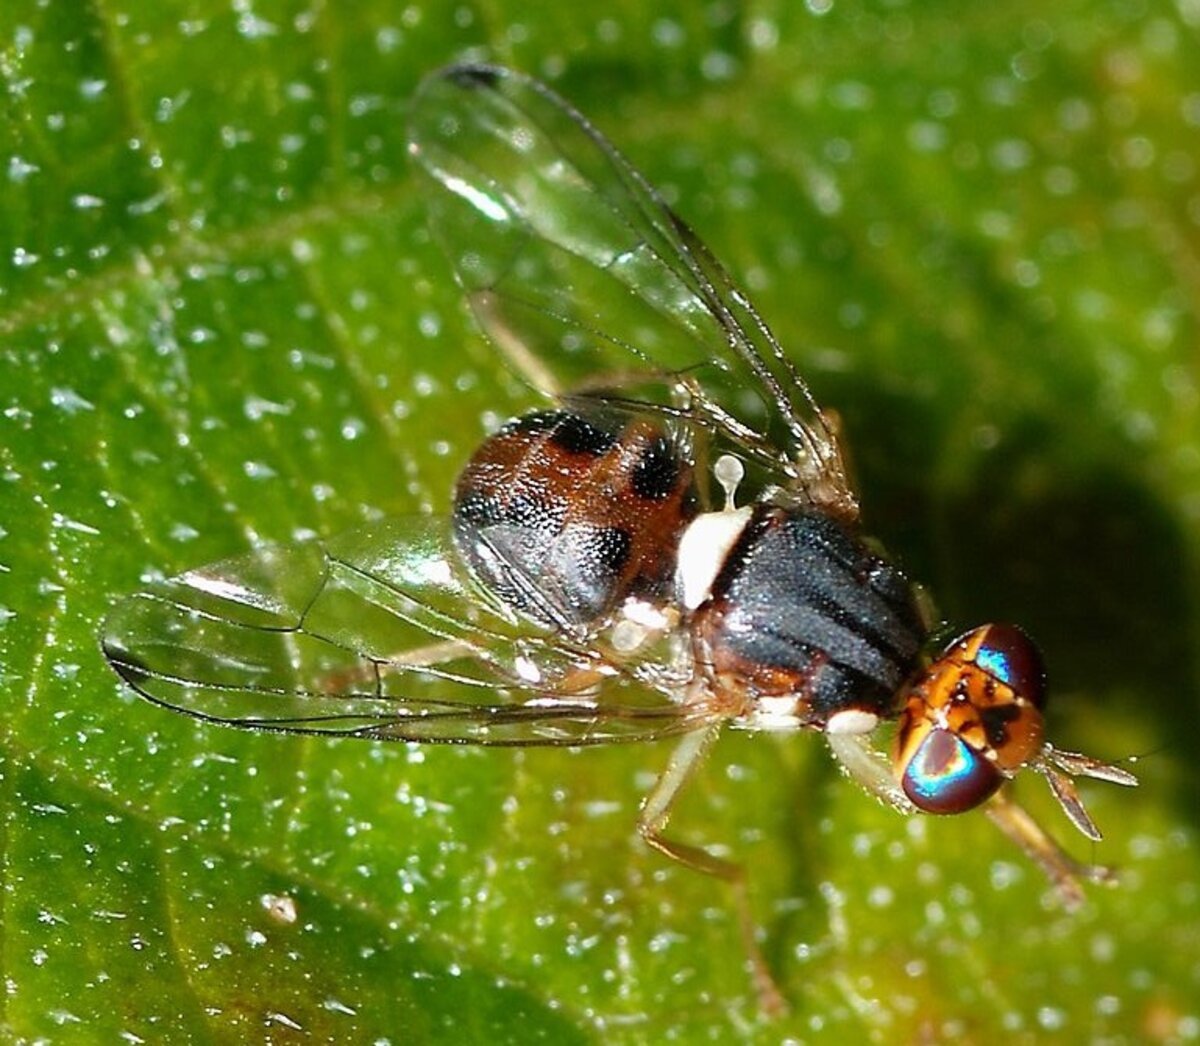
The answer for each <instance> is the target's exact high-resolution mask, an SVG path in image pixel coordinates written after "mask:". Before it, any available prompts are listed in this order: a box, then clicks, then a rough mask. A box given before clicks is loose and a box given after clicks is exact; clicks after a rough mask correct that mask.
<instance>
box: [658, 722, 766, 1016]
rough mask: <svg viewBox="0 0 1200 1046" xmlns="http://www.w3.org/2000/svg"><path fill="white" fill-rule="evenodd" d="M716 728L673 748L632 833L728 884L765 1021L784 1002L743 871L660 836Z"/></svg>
mask: <svg viewBox="0 0 1200 1046" xmlns="http://www.w3.org/2000/svg"><path fill="white" fill-rule="evenodd" d="M719 731H720V725H714V726H710V727H707V728H705V729H703V730H698V731H696V732H695V733H691V734H687V735H686V736H685V737H684V738H683V740H682V741H681V742H680V743H679V746H678V747H677V748H676V749H675V751H674V753H673V754H672V756H671V761H670V762H669V763H668V764H667V768H666V770H664V771H663V773H662V776H661V777H659V779H658V783H657V784H655V786H654V790H653V791H652V792H651V793H650V794H649V795H648V796H647V797H646V801H645V803H644V804H643V805H642V813H641V816H640V817H639V818H638V832H639V833H640V834H641V836H642V838H643V839H644V840H645V841H646V843H647V844H648V845H650V846H652V847H653V848H654V849H655V850H657V851H658V852H659V853H661V854H664V855H665V856H667V857H669V858H671V860H673V861H678V862H679V863H680V864H682V865H684V866H685V867H687V868H691V869H693V870H694V871H697V872H703V873H704V874H705V875H712V876H715V877H716V878H718V879H723V880H724V881H725V882H726V883H728V884H729V889H730V890H731V892H732V893H733V901H734V904H735V905H736V907H737V918H738V926H739V929H740V931H741V935H742V943H743V945H744V947H745V949H746V956H747V958H748V959H749V961H750V968H751V973H752V975H753V977H754V986H755V989H756V990H757V992H758V1001H759V1006H760V1007H761V1008H762V1011H763V1013H765V1014H766V1015H767V1016H769V1017H777V1016H779V1015H781V1014H783V1013H786V1012H787V1008H788V1007H787V1002H786V1001H785V999H784V997H783V995H782V993H781V992H780V991H779V988H778V986H777V985H776V984H775V979H774V978H773V977H772V976H771V972H770V970H769V969H768V967H767V962H766V959H764V958H763V954H762V951H761V950H760V948H759V947H758V940H757V934H756V927H755V923H754V914H753V912H752V911H751V909H750V896H749V893H748V892H747V889H746V869H745V868H744V867H743V866H742V865H740V864H735V863H734V862H732V861H726V860H724V859H723V858H720V857H717V856H716V855H715V854H711V853H709V852H708V851H707V850H705V849H703V848H702V847H699V846H692V845H690V844H689V843H681V842H677V841H675V840H673V839H668V838H666V837H665V836H664V835H663V832H664V831H666V827H667V823H668V822H669V821H670V819H671V808H672V807H673V806H674V804H675V800H676V799H677V798H678V797H679V793H680V791H681V790H682V788H683V786H684V784H685V783H686V782H687V780H688V778H690V777H691V775H692V773H693V772H694V771H695V770H696V768H697V767H698V766H699V765H700V763H701V762H702V761H703V759H704V757H705V755H707V754H708V750H709V749H710V748H711V747H712V744H713V742H714V741H715V740H716V739H717V734H718V732H719Z"/></svg>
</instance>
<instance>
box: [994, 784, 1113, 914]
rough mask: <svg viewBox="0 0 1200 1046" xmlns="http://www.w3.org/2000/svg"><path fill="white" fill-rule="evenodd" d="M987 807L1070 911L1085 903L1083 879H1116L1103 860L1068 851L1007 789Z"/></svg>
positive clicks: (1099, 881) (1005, 832)
mask: <svg viewBox="0 0 1200 1046" xmlns="http://www.w3.org/2000/svg"><path fill="white" fill-rule="evenodd" d="M984 811H985V812H986V813H987V815H988V817H990V818H991V819H992V823H993V824H995V825H996V826H997V827H998V828H999V829H1000V831H1002V832H1003V833H1004V834H1005V835H1007V836H1008V837H1009V839H1011V840H1012V841H1013V842H1014V843H1016V844H1017V845H1018V846H1019V847H1020V848H1021V849H1022V850H1024V851H1025V854H1026V856H1027V857H1029V858H1030V860H1032V861H1033V862H1034V863H1035V864H1037V865H1038V867H1039V868H1041V869H1042V871H1043V872H1045V873H1046V877H1047V878H1048V879H1049V880H1050V882H1051V883H1052V884H1053V886H1054V889H1055V891H1056V892H1057V893H1058V896H1059V897H1060V898H1061V899H1062V902H1063V907H1065V908H1066V909H1067V910H1068V911H1075V910H1076V909H1077V908H1079V907H1080V906H1081V905H1082V904H1083V901H1084V893H1083V887H1082V885H1081V881H1084V880H1086V881H1087V882H1093V883H1109V882H1115V881H1116V874H1115V873H1114V872H1113V870H1112V869H1111V868H1105V867H1104V866H1103V865H1099V864H1084V863H1083V862H1081V861H1076V860H1075V858H1073V857H1072V856H1071V855H1070V854H1068V853H1066V851H1064V850H1063V849H1062V847H1061V846H1059V845H1058V843H1056V842H1055V841H1054V840H1053V839H1051V838H1050V836H1049V835H1047V834H1046V832H1045V831H1044V830H1043V829H1042V827H1041V825H1039V824H1038V823H1037V821H1035V820H1034V819H1033V817H1032V816H1031V815H1030V814H1029V813H1028V812H1027V811H1026V810H1025V808H1024V807H1022V806H1020V805H1019V804H1018V803H1016V802H1015V801H1014V800H1012V799H1010V798H1009V797H1008V796H1007V794H1005V791H1004V790H1001V791H1000V792H998V793H997V794H996V795H995V797H993V798H992V800H991V801H990V802H989V803H988V804H987V805H986V806H985V807H984Z"/></svg>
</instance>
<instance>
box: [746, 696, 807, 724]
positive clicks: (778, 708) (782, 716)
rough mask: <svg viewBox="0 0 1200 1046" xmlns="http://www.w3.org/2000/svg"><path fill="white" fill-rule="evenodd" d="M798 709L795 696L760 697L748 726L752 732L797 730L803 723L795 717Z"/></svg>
mask: <svg viewBox="0 0 1200 1046" xmlns="http://www.w3.org/2000/svg"><path fill="white" fill-rule="evenodd" d="M798 707H799V700H798V699H797V697H796V695H795V694H782V695H778V696H775V697H760V698H758V699H757V700H756V701H755V703H754V711H753V712H751V713H750V717H749V719H750V721H749V724H748V725H749V727H750V728H751V729H752V730H774V731H789V730H799V729H800V728H801V727H802V726H803V725H804V722H803V720H802V719H801V718H800V716H799V715H797V710H798Z"/></svg>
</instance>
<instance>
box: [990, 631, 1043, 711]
mask: <svg viewBox="0 0 1200 1046" xmlns="http://www.w3.org/2000/svg"><path fill="white" fill-rule="evenodd" d="M981 631H983V632H984V635H983V641H982V642H981V643H980V645H979V649H978V650H977V651H976V652H975V659H974V660H975V664H976V665H978V666H979V667H980V668H981V669H983V671H985V672H987V673H988V675H990V676H992V677H994V678H995V679H998V680H999V681H1000V682H1001V683H1004V684H1005V685H1006V686H1009V687H1011V688H1012V690H1013V692H1014V693H1015V694H1018V695H1019V696H1021V697H1023V698H1025V700H1027V701H1028V702H1029V703H1030V704H1032V705H1033V706H1034V707H1035V708H1044V707H1045V706H1046V669H1045V666H1044V664H1043V663H1042V654H1041V651H1040V650H1038V648H1037V646H1036V645H1035V644H1034V642H1033V640H1032V639H1030V638H1029V637H1028V636H1027V635H1026V634H1025V633H1024V632H1022V631H1021V630H1020V629H1019V628H1017V626H1016V625H987V626H986V627H985V629H983V630H981Z"/></svg>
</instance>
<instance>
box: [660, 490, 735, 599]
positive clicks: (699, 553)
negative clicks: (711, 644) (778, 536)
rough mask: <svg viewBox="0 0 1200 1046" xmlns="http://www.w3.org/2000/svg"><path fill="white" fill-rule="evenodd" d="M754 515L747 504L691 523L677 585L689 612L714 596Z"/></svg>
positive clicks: (681, 552) (683, 541) (677, 570)
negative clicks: (733, 552)
mask: <svg viewBox="0 0 1200 1046" xmlns="http://www.w3.org/2000/svg"><path fill="white" fill-rule="evenodd" d="M750 514H751V508H750V506H749V505H745V506H743V507H742V508H739V509H734V510H733V511H732V512H702V513H701V514H700V515H699V516H697V517H696V518H695V519H693V520H692V521H691V523H689V524H688V526H687V529H686V530H685V531H684V532H683V537H681V538H680V539H679V559H678V560H677V561H676V563H675V582H676V585H677V587H678V589H679V595H680V601H681V602H682V603H683V605H684V607H685V608H686V609H687V610H695V609H696V607H698V606H699V605H700V604H701V603H703V602H704V601H705V600H706V599H708V597H709V595H711V593H712V586H713V582H714V581H715V580H716V579H717V574H719V573H720V572H721V568H722V567H723V566H724V565H725V560H726V559H727V558H728V557H729V552H730V550H731V549H732V548H733V546H734V545H735V544H737V540H738V538H740V537H741V536H742V531H743V530H745V529H746V524H747V523H749V522H750Z"/></svg>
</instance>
